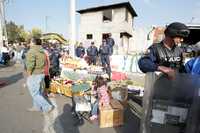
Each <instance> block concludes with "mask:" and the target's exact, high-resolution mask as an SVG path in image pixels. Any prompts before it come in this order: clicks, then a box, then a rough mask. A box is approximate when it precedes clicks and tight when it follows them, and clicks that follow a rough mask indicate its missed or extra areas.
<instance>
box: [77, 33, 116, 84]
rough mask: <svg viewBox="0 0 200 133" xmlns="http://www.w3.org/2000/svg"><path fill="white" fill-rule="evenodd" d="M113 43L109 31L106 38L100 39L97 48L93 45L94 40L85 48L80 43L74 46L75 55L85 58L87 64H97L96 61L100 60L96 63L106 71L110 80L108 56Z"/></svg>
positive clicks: (111, 52) (111, 51)
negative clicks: (100, 42) (100, 41)
mask: <svg viewBox="0 0 200 133" xmlns="http://www.w3.org/2000/svg"><path fill="white" fill-rule="evenodd" d="M114 45H115V41H114V39H113V38H112V34H111V33H110V34H109V37H108V38H106V39H103V40H102V44H101V45H100V47H99V48H97V46H95V43H94V42H91V45H90V46H89V47H88V48H87V49H86V48H84V47H83V44H82V43H80V44H79V45H78V46H77V47H76V49H75V53H76V56H77V57H79V58H85V59H86V60H87V62H88V64H89V65H97V62H100V63H98V64H100V65H101V66H102V67H103V68H104V71H106V73H107V74H108V76H109V80H111V65H110V56H111V55H112V54H113V46H114ZM98 59H100V60H98Z"/></svg>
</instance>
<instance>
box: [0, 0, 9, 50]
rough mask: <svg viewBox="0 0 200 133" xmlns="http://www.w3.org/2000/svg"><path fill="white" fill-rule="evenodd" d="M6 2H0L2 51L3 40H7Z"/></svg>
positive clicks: (1, 0) (0, 41)
mask: <svg viewBox="0 0 200 133" xmlns="http://www.w3.org/2000/svg"><path fill="white" fill-rule="evenodd" d="M4 2H5V0H0V49H1V48H2V47H3V40H7V38H6V37H7V33H6V27H5V26H6V24H5V8H4Z"/></svg>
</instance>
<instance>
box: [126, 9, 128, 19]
mask: <svg viewBox="0 0 200 133" xmlns="http://www.w3.org/2000/svg"><path fill="white" fill-rule="evenodd" d="M125 21H127V22H128V9H126V11H125Z"/></svg>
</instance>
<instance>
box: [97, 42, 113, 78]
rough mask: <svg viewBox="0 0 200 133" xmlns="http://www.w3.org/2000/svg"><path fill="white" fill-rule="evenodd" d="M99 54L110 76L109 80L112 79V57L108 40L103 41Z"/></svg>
mask: <svg viewBox="0 0 200 133" xmlns="http://www.w3.org/2000/svg"><path fill="white" fill-rule="evenodd" d="M99 54H100V58H101V63H102V66H103V67H104V69H105V70H106V73H107V74H108V76H109V80H110V79H111V67H110V55H111V48H110V46H109V45H108V44H107V43H106V40H105V39H103V42H102V45H101V46H100V48H99Z"/></svg>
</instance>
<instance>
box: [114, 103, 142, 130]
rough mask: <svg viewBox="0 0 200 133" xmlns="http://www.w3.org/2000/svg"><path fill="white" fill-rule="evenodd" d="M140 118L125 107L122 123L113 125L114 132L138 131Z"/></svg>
mask: <svg viewBox="0 0 200 133" xmlns="http://www.w3.org/2000/svg"><path fill="white" fill-rule="evenodd" d="M139 129H140V120H139V118H138V117H136V116H135V115H134V114H133V113H132V112H131V110H130V108H129V107H127V108H126V109H125V111H124V125H123V126H120V127H115V131H116V133H139Z"/></svg>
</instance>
